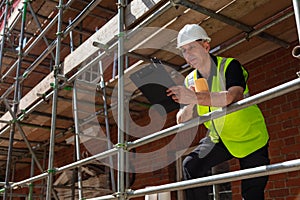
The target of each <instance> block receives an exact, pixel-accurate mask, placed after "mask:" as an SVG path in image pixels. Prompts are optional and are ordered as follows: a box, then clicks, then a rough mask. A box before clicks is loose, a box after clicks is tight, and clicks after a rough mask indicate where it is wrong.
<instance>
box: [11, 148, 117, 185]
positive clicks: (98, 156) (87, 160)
mask: <svg viewBox="0 0 300 200" xmlns="http://www.w3.org/2000/svg"><path fill="white" fill-rule="evenodd" d="M118 151H119V149H118V148H113V149H110V150H107V151H104V152H102V153H99V154H96V155H94V156H90V157H88V158H84V159H81V160H79V161H76V162H73V163H71V164H69V165H65V166H63V167H59V168H56V169H54V170H53V171H54V173H56V174H57V173H61V172H63V171H65V170H69V169H74V168H76V167H79V166H82V165H85V164H88V163H91V162H93V161H94V160H96V159H104V158H107V157H108V156H112V155H115V154H117V153H118ZM49 173H51V172H49ZM47 176H48V172H46V173H42V174H39V175H37V176H34V177H31V178H28V179H25V180H22V181H19V182H15V183H13V184H11V185H10V187H11V188H15V187H17V186H24V185H26V184H28V183H31V182H34V181H38V180H41V179H44V178H46V177H47Z"/></svg>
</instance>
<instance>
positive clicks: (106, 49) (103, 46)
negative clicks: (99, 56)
mask: <svg viewBox="0 0 300 200" xmlns="http://www.w3.org/2000/svg"><path fill="white" fill-rule="evenodd" d="M92 44H93V46H94V47H98V48H99V49H100V50H102V51H104V52H105V53H106V54H107V55H109V54H110V52H109V45H108V44H103V43H101V42H100V41H97V40H95V41H93V43H92Z"/></svg>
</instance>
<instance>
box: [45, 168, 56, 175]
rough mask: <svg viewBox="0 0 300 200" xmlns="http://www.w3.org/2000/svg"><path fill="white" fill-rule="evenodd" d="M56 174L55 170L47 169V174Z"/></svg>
mask: <svg viewBox="0 0 300 200" xmlns="http://www.w3.org/2000/svg"><path fill="white" fill-rule="evenodd" d="M56 172H57V168H52V169H47V173H48V174H53V175H54V174H55V173H56Z"/></svg>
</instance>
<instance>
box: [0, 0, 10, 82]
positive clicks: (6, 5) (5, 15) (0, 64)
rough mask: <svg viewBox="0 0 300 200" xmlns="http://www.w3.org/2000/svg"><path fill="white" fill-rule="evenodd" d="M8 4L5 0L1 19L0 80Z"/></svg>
mask: <svg viewBox="0 0 300 200" xmlns="http://www.w3.org/2000/svg"><path fill="white" fill-rule="evenodd" d="M9 5H10V3H9V0H6V3H5V11H4V19H3V29H2V40H1V47H0V79H1V77H2V61H3V55H4V51H3V50H4V44H5V40H6V33H5V31H6V24H7V13H8V7H9Z"/></svg>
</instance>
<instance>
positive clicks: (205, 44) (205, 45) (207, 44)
mask: <svg viewBox="0 0 300 200" xmlns="http://www.w3.org/2000/svg"><path fill="white" fill-rule="evenodd" d="M203 47H204V49H205V51H206V52H209V50H210V44H209V42H207V41H205V42H204V43H203Z"/></svg>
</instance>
